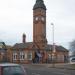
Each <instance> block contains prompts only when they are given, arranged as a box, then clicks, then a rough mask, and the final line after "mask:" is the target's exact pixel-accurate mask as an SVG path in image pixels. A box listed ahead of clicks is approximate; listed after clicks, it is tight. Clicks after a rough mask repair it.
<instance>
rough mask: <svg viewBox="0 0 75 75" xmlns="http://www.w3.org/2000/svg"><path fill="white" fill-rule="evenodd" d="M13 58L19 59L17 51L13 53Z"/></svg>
mask: <svg viewBox="0 0 75 75" xmlns="http://www.w3.org/2000/svg"><path fill="white" fill-rule="evenodd" d="M13 60H17V53H16V52H14V53H13Z"/></svg>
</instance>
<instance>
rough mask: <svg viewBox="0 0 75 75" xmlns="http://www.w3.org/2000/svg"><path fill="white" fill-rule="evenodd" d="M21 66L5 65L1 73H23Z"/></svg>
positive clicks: (19, 74)
mask: <svg viewBox="0 0 75 75" xmlns="http://www.w3.org/2000/svg"><path fill="white" fill-rule="evenodd" d="M23 73H24V71H23V69H22V67H21V66H10V67H9V66H7V67H4V68H3V75H24V74H23Z"/></svg>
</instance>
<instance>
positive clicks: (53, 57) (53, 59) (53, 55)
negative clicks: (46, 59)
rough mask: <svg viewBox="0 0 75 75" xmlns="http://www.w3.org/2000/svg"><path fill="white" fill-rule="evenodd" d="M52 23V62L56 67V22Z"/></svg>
mask: <svg viewBox="0 0 75 75" xmlns="http://www.w3.org/2000/svg"><path fill="white" fill-rule="evenodd" d="M51 25H52V41H53V44H52V63H53V67H55V59H56V49H55V41H54V24H53V23H51Z"/></svg>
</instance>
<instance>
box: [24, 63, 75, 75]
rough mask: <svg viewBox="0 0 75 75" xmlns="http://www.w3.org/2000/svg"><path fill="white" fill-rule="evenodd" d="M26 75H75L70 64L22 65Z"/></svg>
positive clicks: (74, 68) (74, 70) (74, 69)
mask: <svg viewBox="0 0 75 75" xmlns="http://www.w3.org/2000/svg"><path fill="white" fill-rule="evenodd" d="M23 66H24V67H25V68H26V71H27V75H75V67H73V66H72V65H71V64H69V63H66V64H62V63H61V64H23Z"/></svg>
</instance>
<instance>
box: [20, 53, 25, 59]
mask: <svg viewBox="0 0 75 75" xmlns="http://www.w3.org/2000/svg"><path fill="white" fill-rule="evenodd" d="M24 58H25V55H24V52H20V60H24Z"/></svg>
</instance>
